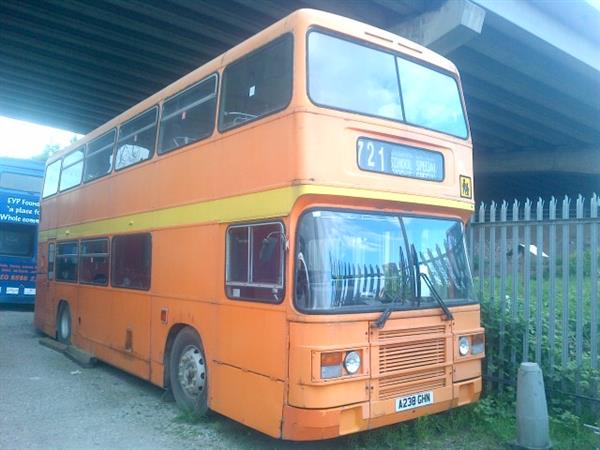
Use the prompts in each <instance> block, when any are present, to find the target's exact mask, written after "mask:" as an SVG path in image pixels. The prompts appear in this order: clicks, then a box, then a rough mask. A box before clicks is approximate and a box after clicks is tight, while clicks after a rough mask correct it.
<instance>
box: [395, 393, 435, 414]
mask: <svg viewBox="0 0 600 450" xmlns="http://www.w3.org/2000/svg"><path fill="white" fill-rule="evenodd" d="M432 403H433V391H427V392H418V393H416V394H412V395H405V396H404V397H400V398H397V399H396V412H399V411H405V410H407V409H414V408H419V407H421V406H426V405H431V404H432Z"/></svg>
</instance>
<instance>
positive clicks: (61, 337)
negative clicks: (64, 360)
mask: <svg viewBox="0 0 600 450" xmlns="http://www.w3.org/2000/svg"><path fill="white" fill-rule="evenodd" d="M56 339H58V342H62V343H63V344H67V345H68V344H70V343H71V310H70V308H69V304H68V303H65V302H63V303H61V304H60V307H59V308H58V319H57V320H56Z"/></svg>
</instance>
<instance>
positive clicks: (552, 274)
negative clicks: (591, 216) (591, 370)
mask: <svg viewBox="0 0 600 450" xmlns="http://www.w3.org/2000/svg"><path fill="white" fill-rule="evenodd" d="M548 215H549V219H550V227H549V228H550V230H549V248H548V253H549V257H550V269H549V278H550V290H549V292H548V295H549V297H550V298H549V299H548V310H549V317H548V347H549V350H548V358H549V361H548V368H549V374H550V377H551V378H552V377H553V376H554V346H555V342H554V341H555V335H556V224H555V223H554V222H553V221H555V220H556V199H555V198H554V197H552V198H551V199H550V205H549V208H548Z"/></svg>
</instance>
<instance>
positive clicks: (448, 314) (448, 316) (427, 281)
mask: <svg viewBox="0 0 600 450" xmlns="http://www.w3.org/2000/svg"><path fill="white" fill-rule="evenodd" d="M419 275H420V277H421V278H423V280H425V284H426V285H427V287H428V288H429V291H430V292H431V294H432V297H433V298H434V299H435V300H436V301H437V302H438V303H439V305H440V308H442V310H443V311H444V314H445V315H446V320H454V316H453V315H452V313H451V312H450V310H449V309H448V306H447V305H446V303H445V302H444V300H443V299H442V297H441V296H440V294H439V293H438V291H437V290H436V288H435V287H433V283H432V282H431V279H430V278H429V275H427V274H426V273H424V272H420V271H419Z"/></svg>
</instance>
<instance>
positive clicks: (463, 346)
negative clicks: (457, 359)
mask: <svg viewBox="0 0 600 450" xmlns="http://www.w3.org/2000/svg"><path fill="white" fill-rule="evenodd" d="M469 350H471V343H470V342H469V338H468V337H466V336H462V337H461V338H460V339H459V340H458V353H460V356H467V355H468V354H469Z"/></svg>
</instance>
